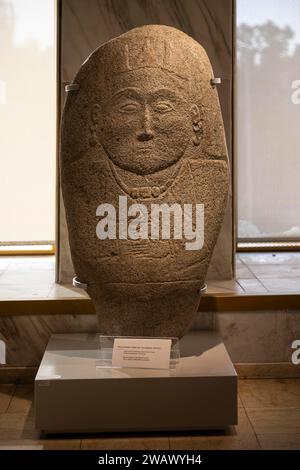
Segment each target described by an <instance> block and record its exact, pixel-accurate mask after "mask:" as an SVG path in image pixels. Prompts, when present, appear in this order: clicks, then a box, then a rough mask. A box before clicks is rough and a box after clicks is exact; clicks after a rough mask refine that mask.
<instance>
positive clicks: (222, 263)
mask: <svg viewBox="0 0 300 470" xmlns="http://www.w3.org/2000/svg"><path fill="white" fill-rule="evenodd" d="M146 24H164V25H167V26H174V27H176V28H178V29H180V30H182V31H184V32H185V33H187V34H188V35H190V36H191V37H193V38H195V39H196V40H197V41H198V42H199V43H200V44H201V45H202V46H203V47H204V48H205V50H206V51H207V54H208V56H209V58H210V61H211V63H212V66H213V70H214V75H215V77H220V78H221V79H222V83H221V85H219V86H218V92H219V98H220V103H221V109H222V115H223V120H224V126H225V132H226V140H227V146H228V153H229V158H230V161H231V162H232V86H233V83H232V62H233V47H232V35H233V33H232V31H233V2H232V0H224V1H222V2H220V1H218V0H211V1H210V2H207V1H206V0H166V1H164V2H161V1H158V0H152V1H146V2H145V1H142V0H111V1H108V2H97V0H91V1H90V2H89V8H86V2H85V1H84V0H68V1H67V0H62V2H61V21H60V31H61V35H60V91H61V96H60V98H61V99H60V101H61V109H60V111H62V109H63V106H64V101H65V97H66V94H65V89H64V88H65V84H67V83H69V82H70V81H72V79H73V77H74V75H75V74H76V72H77V70H78V69H79V67H80V66H81V64H82V63H83V62H84V61H85V59H86V58H87V57H88V56H89V55H90V54H91V52H92V51H93V50H94V49H96V48H97V47H98V46H99V45H101V44H103V43H105V42H107V41H108V40H110V39H112V38H113V37H116V36H118V35H120V34H122V33H124V32H126V31H128V30H129V29H132V28H134V27H137V26H141V25H146ZM59 187H60V185H59ZM59 192H60V188H59ZM58 199H59V204H58V206H59V207H58V214H59V221H58V240H57V248H58V257H57V259H58V263H57V280H58V282H60V283H62V284H63V283H70V282H71V281H72V278H73V276H74V269H73V265H72V260H71V255H70V247H69V241H68V232H67V227H66V221H65V210H64V205H63V201H62V197H61V192H60V194H59V195H58ZM233 270H234V266H233V212H232V193H231V191H230V195H229V199H228V205H227V210H226V214H225V219H224V223H223V227H222V230H221V233H220V235H219V239H218V242H217V245H216V247H215V250H214V254H213V258H212V260H211V263H210V267H209V271H208V276H207V278H208V279H231V278H232V275H233Z"/></svg>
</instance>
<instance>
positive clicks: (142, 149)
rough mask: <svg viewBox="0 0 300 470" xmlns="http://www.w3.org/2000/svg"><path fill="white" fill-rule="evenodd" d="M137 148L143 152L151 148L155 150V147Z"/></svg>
mask: <svg viewBox="0 0 300 470" xmlns="http://www.w3.org/2000/svg"><path fill="white" fill-rule="evenodd" d="M137 150H138V151H142V152H150V151H151V150H153V147H138V149H137Z"/></svg>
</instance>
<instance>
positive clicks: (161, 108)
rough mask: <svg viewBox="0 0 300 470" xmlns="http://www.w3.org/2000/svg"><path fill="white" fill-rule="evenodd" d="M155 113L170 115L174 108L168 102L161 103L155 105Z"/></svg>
mask: <svg viewBox="0 0 300 470" xmlns="http://www.w3.org/2000/svg"><path fill="white" fill-rule="evenodd" d="M154 109H155V111H157V112H158V113H169V112H170V111H173V109H174V108H173V106H172V105H171V104H170V103H169V102H167V101H159V102H158V103H156V105H155V108H154Z"/></svg>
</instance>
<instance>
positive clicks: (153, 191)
mask: <svg viewBox="0 0 300 470" xmlns="http://www.w3.org/2000/svg"><path fill="white" fill-rule="evenodd" d="M109 166H110V168H111V171H112V174H113V176H114V178H115V180H116V182H117V184H118V185H119V186H120V187H121V189H123V191H124V192H125V193H126V194H128V196H130V197H131V198H132V199H150V198H158V197H159V196H161V195H162V194H163V193H165V192H166V191H168V189H170V188H171V187H172V185H173V184H174V182H175V180H176V178H177V176H178V174H179V172H180V170H181V168H182V165H178V168H177V169H176V171H175V172H174V174H173V176H172V178H170V179H169V180H168V181H167V183H166V184H163V185H162V186H140V187H139V186H137V187H133V188H129V187H128V186H127V185H126V184H125V183H124V181H122V179H121V177H120V176H119V175H118V174H117V172H116V170H115V168H114V165H113V164H112V162H111V161H109Z"/></svg>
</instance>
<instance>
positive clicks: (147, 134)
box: [137, 130, 154, 142]
mask: <svg viewBox="0 0 300 470" xmlns="http://www.w3.org/2000/svg"><path fill="white" fill-rule="evenodd" d="M153 137H154V136H153V132H152V131H150V130H147V131H143V132H141V133H140V134H138V136H137V138H138V140H139V141H140V142H147V141H148V140H152V139H153Z"/></svg>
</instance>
